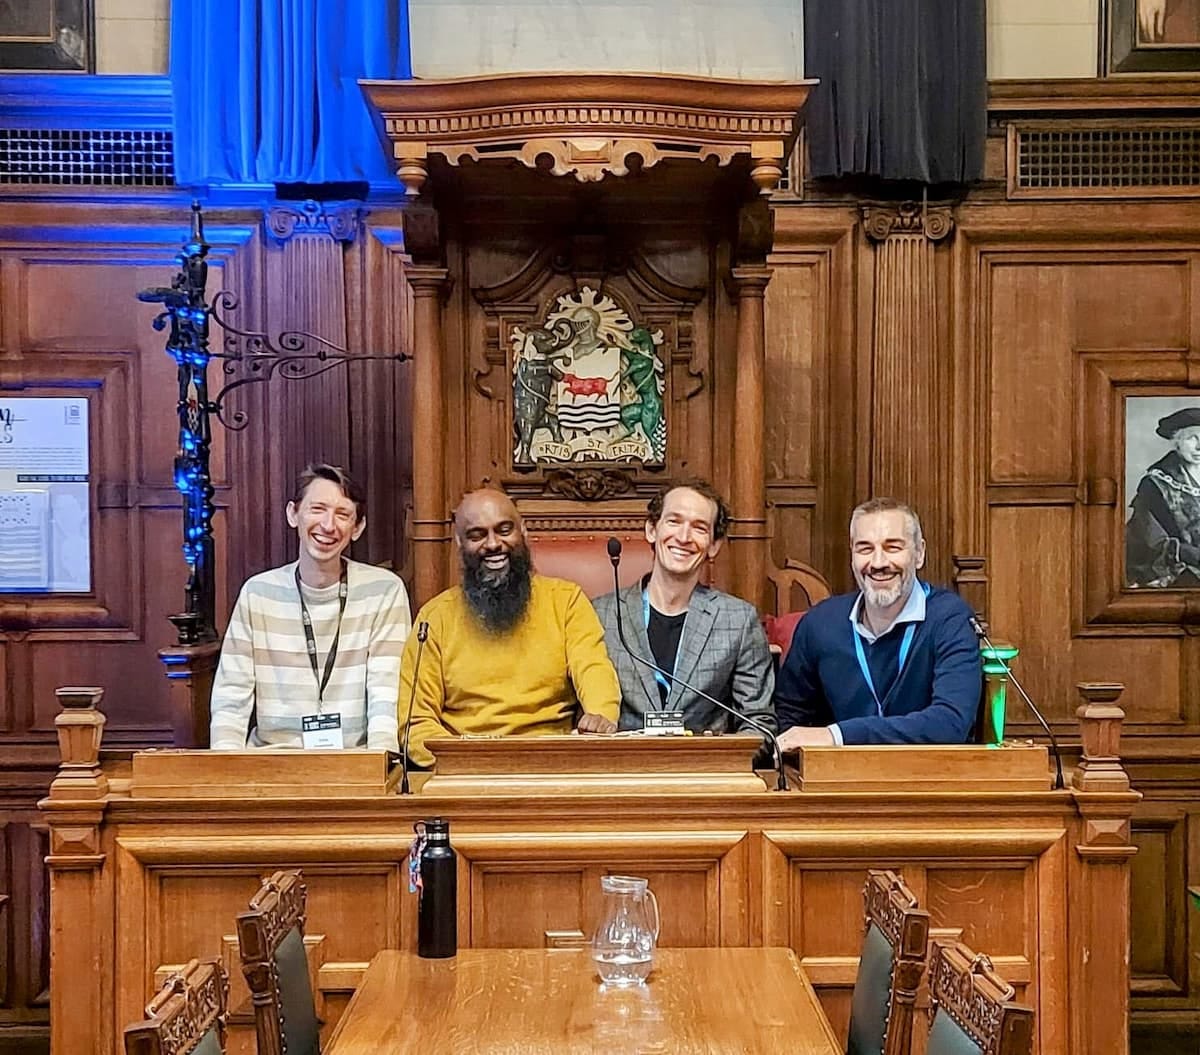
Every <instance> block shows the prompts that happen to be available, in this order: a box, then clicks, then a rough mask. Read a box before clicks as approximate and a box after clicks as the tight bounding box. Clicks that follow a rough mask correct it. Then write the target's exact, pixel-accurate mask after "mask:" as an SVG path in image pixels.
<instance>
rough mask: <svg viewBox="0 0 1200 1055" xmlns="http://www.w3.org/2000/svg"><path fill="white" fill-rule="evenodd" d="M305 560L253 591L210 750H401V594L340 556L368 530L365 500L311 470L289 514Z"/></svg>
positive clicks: (234, 626) (228, 651)
mask: <svg viewBox="0 0 1200 1055" xmlns="http://www.w3.org/2000/svg"><path fill="white" fill-rule="evenodd" d="M287 518H288V523H289V524H290V525H291V526H292V527H294V528H295V529H296V533H297V535H298V537H299V542H300V555H299V559H298V560H296V561H294V562H293V563H291V564H286V565H284V566H283V567H282V568H272V569H271V570H270V571H265V572H262V573H261V574H259V575H255V576H253V577H252V578H251V579H249V580H247V582H246V584H245V585H244V586H243V587H242V592H241V594H240V595H239V597H238V600H237V605H236V606H235V608H234V610H233V615H232V617H231V618H230V620H229V628H228V629H227V630H226V631H225V641H224V644H223V645H222V647H221V662H220V665H219V666H218V668H217V675H216V678H215V680H214V682H213V691H212V704H211V711H212V729H211V736H210V742H211V746H212V747H213V749H214V750H235V751H236V750H241V749H243V748H245V747H313V748H318V747H335V748H336V747H364V746H365V747H369V748H378V749H386V750H389V751H395V750H397V747H398V744H397V736H396V695H397V690H398V688H399V683H400V655H401V653H402V651H403V649H404V642H405V640H406V639H407V637H408V631H409V627H410V626H411V624H412V619H411V616H410V614H409V606H408V593H407V592H406V590H405V589H404V583H403V582H401V581H400V579H399V578H398V577H397V576H395V575H393V574H392V573H391V572H390V571H385V570H384V569H382V568H375V567H372V566H371V565H368V564H359V563H358V562H357V561H352V560H347V559H345V558H344V557H343V554H344V553H345V551H346V549H347V548H348V547H349V545H350V543H351V542H353V541H354V540H355V539H357V538H358V537H359V536H360V535H361V534H362V533H363V530H364V528H366V525H367V521H366V501H365V496H364V494H363V491H362V489H361V488H360V487H359V486H358V484H356V483H355V482H354V481H353V480H352V479H351V478H350V477H349V475H348V474H347V473H346V472H345V471H344V470H342V469H340V468H337V467H336V466H332V465H310V466H309V467H308V468H307V469H305V471H304V472H303V473H302V474H301V476H300V479H299V481H298V483H297V485H296V491H295V496H294V497H293V499H292V501H290V502H289V503H288V506H287Z"/></svg>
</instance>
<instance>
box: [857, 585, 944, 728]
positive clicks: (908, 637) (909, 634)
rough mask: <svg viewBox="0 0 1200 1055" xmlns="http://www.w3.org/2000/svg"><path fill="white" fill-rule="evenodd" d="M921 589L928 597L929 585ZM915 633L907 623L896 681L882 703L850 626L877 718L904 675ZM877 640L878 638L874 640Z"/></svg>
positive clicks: (858, 641)
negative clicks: (873, 701)
mask: <svg viewBox="0 0 1200 1055" xmlns="http://www.w3.org/2000/svg"><path fill="white" fill-rule="evenodd" d="M921 589H922V590H924V591H925V596H926V597H928V596H929V584H928V583H925V582H923V583H921ZM916 632H917V624H916V623H909V624H908V626H907V627H905V628H904V637H903V638H901V640H900V659H899V663H898V665H897V668H896V680H895V681H893V682H892V687H891V688H890V689H888V691H887V693H886V694H885V695H884V697H883V701H880V699H879V693H878V692H876V691H875V679H874V678H872V677H871V668H870V667H869V666H868V665H867V654H866V652H865V651H863V644H862V635H861V634H860V633H859V632H858V627H856V626H852V627H851V628H850V633H851V634H852V635H853V636H854V654H855V656H856V657H857V658H858V669H859V670H861V671H862V676H863V681H865V682H866V683H867V688H868V689H870V690H871V696H872V698H873V699H874V700H875V710H876V711H877V712H878V713H879V716H880V717H881V718H882V717H883V704H884V702H886V701H887V698H888V697H889V696H891V694H892V690H893V689H895V687H896V686H897V685H898V684H899V682H900V675H901V674H902V673H904V664H905V662H906V661H907V659H908V653H909V650H910V649H911V648H912V642H913V635H915V634H916ZM876 640H878V638H876Z"/></svg>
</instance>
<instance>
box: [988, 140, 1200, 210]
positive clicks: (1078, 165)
mask: <svg viewBox="0 0 1200 1055" xmlns="http://www.w3.org/2000/svg"><path fill="white" fill-rule="evenodd" d="M1008 189H1009V195H1010V196H1011V197H1015V198H1084V197H1097V198H1115V197H1130V196H1137V197H1180V196H1194V195H1200V124H1198V123H1196V122H1185V121H1180V122H1164V121H1156V122H1154V123H1153V124H1149V123H1144V124H1131V123H1124V122H1123V123H1121V124H1116V123H1106V124H1092V125H1087V124H1081V123H1080V122H1071V123H1067V122H1065V121H1063V122H1059V121H1056V122H1038V123H1030V124H1024V125H1009V164H1008Z"/></svg>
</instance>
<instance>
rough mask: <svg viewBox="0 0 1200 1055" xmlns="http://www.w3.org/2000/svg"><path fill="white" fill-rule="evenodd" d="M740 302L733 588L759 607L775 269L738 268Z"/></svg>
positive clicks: (736, 282)
mask: <svg viewBox="0 0 1200 1055" xmlns="http://www.w3.org/2000/svg"><path fill="white" fill-rule="evenodd" d="M730 281H731V285H732V288H733V293H734V296H735V297H736V298H737V319H738V325H737V349H736V351H735V355H736V357H737V380H736V382H735V385H734V413H733V479H732V481H731V486H730V502H731V505H732V511H733V517H732V521H733V522H732V523H731V524H730V531H729V541H730V555H731V556H732V558H733V582H732V584H731V590H732V592H733V593H735V594H736V595H737V596H739V597H745V598H746V599H747V600H749V601H751V602H753V603H754V604H756V605H758V606H759V607H763V606H764V605H765V595H766V585H767V581H766V576H767V517H766V508H767V507H766V500H767V499H766V496H767V491H766V464H765V461H764V453H763V403H764V398H763V376H764V373H765V368H766V367H765V363H766V316H765V313H764V304H763V298H764V295H765V294H766V290H767V283H768V282H770V281H771V269H770V268H769V267H762V266H751V267H735V268H733V270H732V272H731V275H730Z"/></svg>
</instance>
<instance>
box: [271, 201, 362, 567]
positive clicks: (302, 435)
mask: <svg viewBox="0 0 1200 1055" xmlns="http://www.w3.org/2000/svg"><path fill="white" fill-rule="evenodd" d="M360 215H361V210H360V208H359V206H358V205H357V204H355V203H352V202H351V203H346V202H341V203H333V202H327V203H318V202H314V201H308V202H295V203H286V204H277V205H274V206H272V207H271V208H270V209H269V210H268V211H267V215H266V229H267V233H268V235H269V236H270V237H271V239H272V240H273V241H274V242H275V244H276V246H277V247H278V249H279V251H278V252H277V253H273V254H270V255H269V256H268V260H267V269H268V270H267V275H268V286H267V319H268V326H267V330H268V332H270V333H274V332H277V331H281V330H282V331H288V330H298V331H301V332H302V333H305V334H311V335H313V336H314V337H316V338H317V340H315V341H314V340H311V339H310V340H308V342H307V343H308V345H309V347H310V350H312V351H314V352H316V351H319V350H320V347H321V341H327V342H329V343H330V344H332V345H334V346H336V347H337V348H345V347H346V346H347V340H346V276H345V265H344V255H343V253H344V247H345V245H346V244H347V243H349V242H352V241H353V240H354V238H355V236H356V235H357V233H358V227H359V219H360ZM354 380H355V375H353V373H352V372H351V371H349V370H346V369H339V370H331V371H329V372H328V373H325V374H322V375H320V376H318V377H314V378H312V379H311V380H305V381H297V382H293V383H290V384H281V385H272V386H270V393H269V399H270V406H271V412H270V434H269V437H268V442H267V444H266V451H267V459H266V461H267V465H268V474H269V475H268V487H269V488H270V489H271V492H270V493H271V499H272V504H273V505H275V506H276V507H278V506H281V505H282V504H283V503H286V502H287V500H288V499H290V498H291V497H292V494H291V490H292V486H293V484H294V483H295V481H296V477H297V476H298V475H299V473H300V471H301V470H302V469H303V468H304V466H305V465H307V464H308V463H309V462H312V461H326V462H330V463H332V464H334V465H341V466H344V467H346V468H347V469H350V470H351V472H352V473H353V472H354V469H355V467H354V466H352V465H350V415H349V414H348V412H347V411H348V409H349V406H350V390H349V386H350V385H351V384H352V383H354ZM356 475H361V474H356ZM276 489H282V490H278V491H277V490H276ZM370 500H371V495H370V494H368V495H367V501H368V503H369V502H370ZM273 522H274V523H276V524H277V531H278V534H277V535H276V537H275V538H274V539H272V540H271V545H272V552H271V563H272V564H283V563H286V562H287V561H290V560H294V559H295V556H296V532H295V529H294V528H291V527H289V526H288V524H287V522H286V520H285V519H284V518H283V517H282V516H277V517H276V518H274V520H273Z"/></svg>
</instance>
